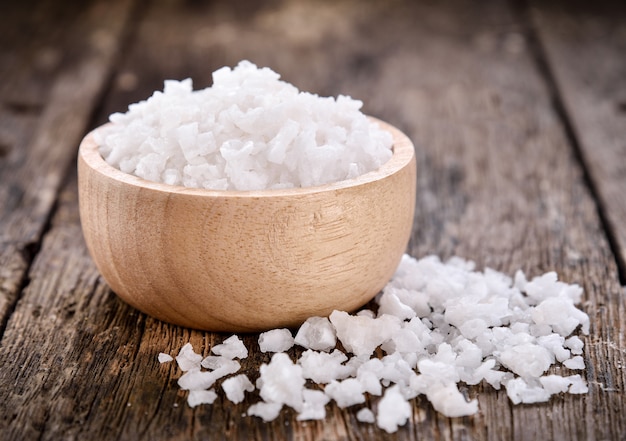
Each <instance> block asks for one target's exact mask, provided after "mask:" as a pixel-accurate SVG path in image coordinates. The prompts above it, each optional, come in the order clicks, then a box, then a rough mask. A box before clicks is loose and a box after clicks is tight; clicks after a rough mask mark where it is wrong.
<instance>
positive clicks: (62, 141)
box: [0, 1, 131, 322]
mask: <svg viewBox="0 0 626 441" xmlns="http://www.w3.org/2000/svg"><path fill="white" fill-rule="evenodd" d="M31 3H32V2H31ZM130 6H131V4H130V2H127V1H119V2H115V4H114V5H112V6H108V3H107V2H93V3H92V4H88V5H86V6H85V7H84V8H82V7H79V8H77V7H75V6H72V5H71V4H63V5H59V4H58V3H57V2H45V1H42V2H39V3H37V2H34V3H33V4H30V3H29V2H24V3H20V4H19V5H13V6H12V7H8V6H6V5H5V6H4V7H5V8H6V9H7V11H6V13H5V14H2V18H1V19H0V20H2V25H1V26H0V27H1V28H2V33H1V34H0V35H1V38H0V42H1V43H0V47H2V54H3V56H2V57H1V58H0V63H1V64H2V67H3V76H2V79H3V81H2V84H1V85H0V102H1V103H2V106H0V146H2V147H0V152H1V153H0V206H1V207H2V209H1V210H0V244H3V245H4V246H2V248H0V261H5V262H13V263H12V264H7V266H6V267H5V271H8V270H9V269H10V271H11V274H10V275H7V276H6V277H7V278H6V279H5V282H4V283H3V288H2V290H1V291H0V295H1V297H0V317H1V318H2V320H1V321H2V322H4V321H5V319H6V314H7V313H8V311H9V310H10V309H11V307H12V305H13V304H14V302H15V300H16V298H17V296H18V294H19V293H18V290H16V289H15V288H5V285H6V286H9V285H10V286H12V287H18V286H20V285H21V284H22V283H23V278H24V277H25V271H26V269H27V267H28V265H29V264H30V261H31V260H32V258H33V257H34V256H33V255H32V254H33V251H35V250H36V249H37V248H38V246H39V243H40V241H41V235H42V233H43V231H44V229H45V228H46V225H47V223H48V221H49V219H50V214H51V212H52V210H53V207H54V204H55V201H56V198H57V193H58V191H59V188H60V186H61V185H62V183H63V180H64V179H65V175H66V173H67V171H68V168H70V167H73V164H74V158H75V156H76V146H77V145H78V143H79V142H80V139H81V137H82V136H83V134H84V132H85V130H86V128H87V127H88V124H89V122H90V118H91V114H92V113H93V111H94V109H95V108H96V106H97V100H98V98H99V96H100V93H101V92H102V90H103V88H104V86H105V83H106V81H107V79H108V76H109V73H110V70H111V68H112V63H113V60H114V57H115V55H116V54H117V48H118V45H119V44H120V39H121V37H122V30H123V28H124V23H125V22H126V19H127V18H128V16H129V13H130ZM22 40H23V41H22ZM17 42H21V44H16V43H17ZM9 280H10V282H9Z"/></svg>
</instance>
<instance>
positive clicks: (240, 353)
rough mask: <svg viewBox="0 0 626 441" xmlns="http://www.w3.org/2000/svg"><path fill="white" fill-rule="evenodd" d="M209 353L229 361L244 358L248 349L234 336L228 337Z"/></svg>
mask: <svg viewBox="0 0 626 441" xmlns="http://www.w3.org/2000/svg"><path fill="white" fill-rule="evenodd" d="M211 352H213V353H214V354H216V355H221V356H223V357H226V358H230V359H233V358H246V357H247V356H248V349H247V348H246V346H245V345H244V344H243V341H241V340H240V339H239V337H237V336H236V335H232V336H230V337H228V338H227V339H226V340H224V341H223V342H222V344H219V345H216V346H213V347H212V348H211Z"/></svg>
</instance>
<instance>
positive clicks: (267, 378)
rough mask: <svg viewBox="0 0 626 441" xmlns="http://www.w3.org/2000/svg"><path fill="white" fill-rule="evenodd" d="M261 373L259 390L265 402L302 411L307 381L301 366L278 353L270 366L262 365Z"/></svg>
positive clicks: (285, 355) (273, 357) (258, 383)
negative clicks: (303, 394) (303, 391)
mask: <svg viewBox="0 0 626 441" xmlns="http://www.w3.org/2000/svg"><path fill="white" fill-rule="evenodd" d="M259 371H260V373H261V376H260V377H259V379H258V380H257V388H258V389H259V394H260V395H261V398H263V400H264V401H266V402H268V403H280V404H281V405H282V404H286V405H288V406H290V407H292V408H294V409H295V410H296V411H300V410H302V405H303V400H304V398H303V396H302V390H303V389H304V383H305V379H304V376H303V375H302V367H301V366H299V365H297V364H294V363H293V362H292V361H291V360H290V359H289V356H288V355H287V354H285V353H284V352H277V353H275V354H274V355H273V356H272V359H271V361H270V363H269V364H265V363H263V364H262V365H261V367H260V369H259Z"/></svg>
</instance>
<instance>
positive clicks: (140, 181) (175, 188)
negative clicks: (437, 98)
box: [78, 115, 415, 198]
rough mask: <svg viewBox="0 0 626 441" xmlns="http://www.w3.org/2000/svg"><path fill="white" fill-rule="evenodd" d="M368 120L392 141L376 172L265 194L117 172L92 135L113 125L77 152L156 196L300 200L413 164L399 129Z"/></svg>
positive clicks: (93, 164)
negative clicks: (158, 193)
mask: <svg viewBox="0 0 626 441" xmlns="http://www.w3.org/2000/svg"><path fill="white" fill-rule="evenodd" d="M367 118H368V119H369V120H370V121H372V122H373V123H376V124H378V125H379V127H380V128H381V129H383V130H386V131H388V132H390V133H391V135H392V138H393V144H392V147H391V149H392V155H391V158H390V159H389V160H388V161H387V162H385V163H384V164H383V165H381V166H380V167H379V168H378V169H376V170H372V171H370V172H367V173H364V174H362V175H359V176H357V177H355V178H351V179H344V180H342V181H336V182H331V183H328V184H323V185H316V186H309V187H291V188H275V189H265V190H212V189H204V188H193V187H184V186H182V185H171V184H165V183H162V182H155V181H149V180H147V179H144V178H140V177H139V176H135V175H132V174H130V173H126V172H123V171H121V170H119V169H118V168H116V167H114V166H112V165H110V164H109V163H108V162H106V160H105V159H104V158H103V157H102V155H101V154H100V152H99V149H98V147H99V145H98V144H97V142H96V140H95V136H94V135H95V132H97V131H98V130H100V129H102V128H104V127H106V126H108V125H111V124H112V123H106V124H103V125H101V126H99V127H96V128H95V129H93V130H91V131H90V132H89V133H87V135H85V137H84V138H83V140H82V141H81V143H80V146H79V150H78V157H79V160H81V159H82V160H83V161H84V163H85V164H86V165H87V166H88V167H89V168H91V169H92V170H94V171H96V172H97V173H99V174H101V175H104V176H105V177H107V178H109V179H112V180H114V181H118V182H120V183H123V184H126V185H130V186H133V187H138V188H142V189H149V190H153V191H157V192H163V193H168V194H181V195H183V194H184V195H190V196H191V195H194V196H203V197H234V198H245V197H253V198H264V197H285V196H303V195H309V194H316V193H322V192H327V191H334V190H341V189H346V188H351V187H357V186H360V185H365V184H369V183H372V182H375V181H379V180H381V179H384V178H387V177H389V176H391V175H393V174H395V173H397V172H399V171H400V170H402V169H404V168H405V167H406V166H407V165H409V164H410V163H411V161H413V159H414V157H415V149H414V146H413V143H412V142H411V140H410V139H409V138H408V136H407V135H405V134H404V133H403V132H402V131H400V130H399V129H398V128H396V127H394V126H392V125H391V124H389V123H387V122H385V121H382V120H380V119H378V118H375V117H372V116H369V115H368V116H367Z"/></svg>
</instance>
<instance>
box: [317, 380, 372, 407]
mask: <svg viewBox="0 0 626 441" xmlns="http://www.w3.org/2000/svg"><path fill="white" fill-rule="evenodd" d="M363 392H364V390H363V386H362V385H361V383H360V382H359V381H358V380H357V379H356V378H348V379H346V380H342V381H332V382H330V383H329V384H327V385H326V388H325V389H324V393H325V394H326V395H327V396H328V397H330V398H332V399H333V400H335V402H336V403H337V406H339V407H340V408H344V407H348V406H352V405H354V404H360V403H364V402H365V395H363Z"/></svg>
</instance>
